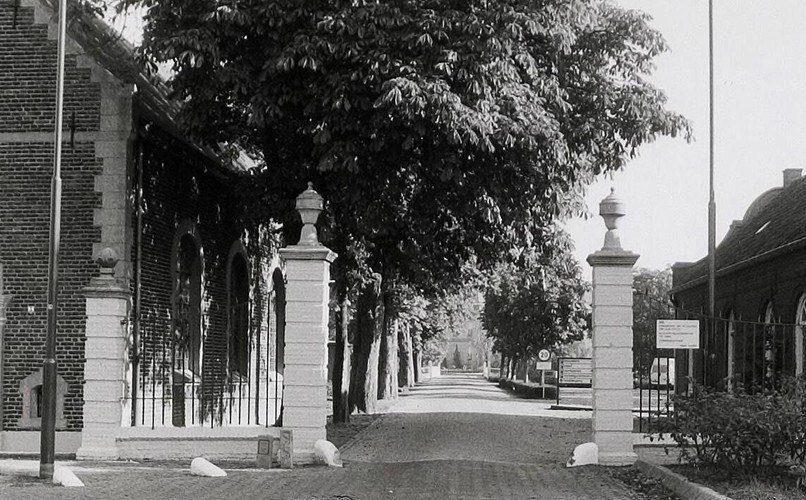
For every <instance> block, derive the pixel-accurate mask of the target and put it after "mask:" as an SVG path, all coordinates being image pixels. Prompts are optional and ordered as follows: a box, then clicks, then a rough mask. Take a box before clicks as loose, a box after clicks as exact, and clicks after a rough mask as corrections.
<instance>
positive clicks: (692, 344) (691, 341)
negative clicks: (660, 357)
mask: <svg viewBox="0 0 806 500" xmlns="http://www.w3.org/2000/svg"><path fill="white" fill-rule="evenodd" d="M656 329H657V336H656V337H657V340H656V347H657V348H658V349H699V348H700V322H699V321H698V320H696V319H693V320H692V319H659V320H657V324H656Z"/></svg>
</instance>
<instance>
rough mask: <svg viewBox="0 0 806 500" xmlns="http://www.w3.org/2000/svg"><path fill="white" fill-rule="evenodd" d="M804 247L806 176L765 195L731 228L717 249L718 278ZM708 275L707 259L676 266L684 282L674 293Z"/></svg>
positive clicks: (681, 281)
mask: <svg viewBox="0 0 806 500" xmlns="http://www.w3.org/2000/svg"><path fill="white" fill-rule="evenodd" d="M801 244H803V245H806V177H801V178H799V179H797V180H795V181H793V182H792V183H790V184H789V185H788V186H786V187H777V188H773V189H770V190H769V191H767V192H765V193H764V194H762V195H761V196H759V197H758V198H757V199H756V200H755V201H754V202H753V204H751V205H750V208H748V209H747V212H746V213H745V216H744V218H743V219H742V220H741V221H737V222H734V224H733V225H731V229H730V230H729V231H728V234H727V235H725V238H724V239H723V240H722V242H721V243H720V244H719V245H718V246H717V247H716V252H715V257H714V258H715V262H716V271H717V276H719V275H722V274H725V273H729V272H731V271H732V270H733V269H737V268H740V267H742V266H743V265H744V264H750V263H752V262H754V261H757V260H761V259H763V258H765V257H773V256H775V255H777V254H779V253H782V252H785V251H788V250H790V249H794V248H799V246H800V245H801ZM707 272H708V262H707V257H706V258H703V259H701V260H699V261H697V262H695V263H693V264H690V265H686V264H682V263H678V264H675V274H676V275H677V276H679V277H680V279H679V280H676V281H678V282H679V283H676V286H675V290H673V292H674V291H677V290H679V289H680V288H688V286H691V285H693V284H694V282H698V281H700V280H703V279H704V278H705V277H706V274H707ZM687 284H688V286H687Z"/></svg>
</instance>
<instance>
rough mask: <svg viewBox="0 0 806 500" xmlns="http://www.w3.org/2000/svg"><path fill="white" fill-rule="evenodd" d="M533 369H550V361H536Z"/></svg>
mask: <svg viewBox="0 0 806 500" xmlns="http://www.w3.org/2000/svg"><path fill="white" fill-rule="evenodd" d="M535 370H551V361H536V362H535Z"/></svg>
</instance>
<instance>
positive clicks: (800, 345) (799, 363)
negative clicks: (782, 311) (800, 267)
mask: <svg viewBox="0 0 806 500" xmlns="http://www.w3.org/2000/svg"><path fill="white" fill-rule="evenodd" d="M795 323H796V326H795V375H796V376H798V377H800V376H801V375H803V357H804V342H803V335H804V331H806V294H803V295H801V296H800V299H799V300H798V310H797V313H796V315H795Z"/></svg>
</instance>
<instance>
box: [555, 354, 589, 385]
mask: <svg viewBox="0 0 806 500" xmlns="http://www.w3.org/2000/svg"><path fill="white" fill-rule="evenodd" d="M592 378H593V369H592V366H591V359H590V358H560V376H559V379H558V381H559V383H560V384H561V385H566V384H573V385H583V384H584V385H588V384H590V383H591V380H592Z"/></svg>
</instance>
